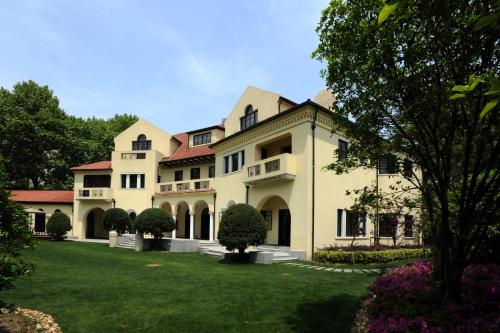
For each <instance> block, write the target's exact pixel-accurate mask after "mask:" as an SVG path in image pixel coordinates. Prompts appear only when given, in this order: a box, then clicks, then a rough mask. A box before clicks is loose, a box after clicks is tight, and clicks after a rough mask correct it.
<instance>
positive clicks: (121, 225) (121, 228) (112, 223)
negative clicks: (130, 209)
mask: <svg viewBox="0 0 500 333" xmlns="http://www.w3.org/2000/svg"><path fill="white" fill-rule="evenodd" d="M131 223H132V221H131V220H130V216H129V215H128V214H127V212H126V211H125V210H123V209H121V208H110V209H108V210H106V211H105V212H104V215H103V217H102V224H103V226H104V229H106V230H107V231H109V230H115V231H116V232H117V233H118V234H124V233H125V232H126V231H127V230H128V229H129V228H130V224H131Z"/></svg>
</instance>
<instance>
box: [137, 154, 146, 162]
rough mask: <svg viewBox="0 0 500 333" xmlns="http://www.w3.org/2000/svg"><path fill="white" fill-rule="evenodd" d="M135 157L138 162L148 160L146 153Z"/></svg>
mask: <svg viewBox="0 0 500 333" xmlns="http://www.w3.org/2000/svg"><path fill="white" fill-rule="evenodd" d="M135 156H136V158H137V159H138V160H145V159H146V153H137V154H136V155H135Z"/></svg>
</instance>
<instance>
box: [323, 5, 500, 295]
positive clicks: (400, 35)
mask: <svg viewBox="0 0 500 333" xmlns="http://www.w3.org/2000/svg"><path fill="white" fill-rule="evenodd" d="M397 3H398V7H397V9H396V10H394V11H393V12H392V13H391V14H390V15H389V16H388V17H389V18H388V19H386V20H385V21H384V22H383V24H378V22H377V16H378V14H379V13H380V10H381V9H382V8H383V3H382V2H381V1H380V0H367V1H366V0H363V1H362V0H347V1H332V2H331V3H330V5H329V6H328V7H327V8H326V9H325V10H324V11H323V14H322V17H321V20H320V23H319V26H318V28H317V32H318V35H319V38H320V43H319V45H318V48H317V49H316V51H315V52H314V53H313V56H314V57H315V58H316V59H318V60H322V61H325V63H326V68H325V69H324V70H323V71H322V76H323V77H324V79H325V80H326V83H327V86H328V87H329V88H330V89H331V91H332V92H333V94H334V95H335V96H336V104H335V106H334V118H335V119H334V120H335V122H334V123H335V128H334V129H333V130H334V131H341V132H342V133H344V134H345V135H346V136H347V137H349V138H350V147H349V154H350V157H349V158H348V160H347V161H334V162H333V163H331V165H330V166H329V169H331V170H334V171H335V172H338V173H342V172H349V171H351V170H353V169H355V168H366V167H376V166H377V161H378V160H379V158H380V157H381V156H386V155H387V154H389V153H395V154H397V155H398V156H407V157H409V158H411V159H412V161H413V162H414V164H415V165H416V166H418V167H419V169H420V170H421V174H414V175H413V177H412V178H408V181H410V182H411V183H412V184H413V185H414V186H415V188H418V189H419V190H420V191H421V193H422V195H423V205H424V209H425V214H426V216H428V217H429V221H430V228H431V230H432V231H433V236H434V237H433V239H434V241H435V248H436V251H434V253H435V254H436V258H435V267H436V269H435V272H436V276H435V281H436V282H437V284H438V285H439V290H440V294H441V295H443V300H444V298H445V297H448V298H449V300H452V301H459V299H458V298H459V297H460V295H461V293H460V288H461V282H460V279H461V275H462V272H463V270H464V268H465V267H466V266H467V265H469V264H471V261H472V260H473V259H474V258H475V256H474V255H473V254H474V252H475V251H477V249H479V248H480V245H481V244H484V243H485V239H486V238H487V230H489V228H490V226H492V225H496V224H497V223H498V222H497V221H498V218H497V216H498V211H499V209H500V198H499V197H498V196H497V195H496V194H497V193H498V192H499V190H500V154H499V147H500V146H499V142H500V132H499V130H498V129H499V128H500V117H499V114H498V112H493V111H492V110H496V109H498V103H497V102H495V100H496V98H497V97H498V95H496V94H497V93H498V91H499V89H497V88H496V85H495V82H497V81H498V77H499V68H500V67H499V66H498V64H499V63H500V60H499V53H498V47H497V44H498V36H499V35H500V25H499V24H498V21H488V24H481V27H480V29H478V27H477V25H476V23H477V22H478V20H480V18H481V17H487V16H490V15H496V13H498V3H499V2H498V1H497V2H496V3H495V2H492V1H490V2H488V1H466V0H460V1H453V2H451V1H447V0H436V1H432V2H431V3H430V4H429V3H428V2H424V1H416V0H401V1H397ZM391 4H394V2H391ZM486 92H488V93H490V94H489V95H486ZM399 164H400V165H401V163H399ZM398 173H401V169H399V170H398ZM455 184H458V185H460V186H455ZM451 197H456V198H457V200H456V202H457V203H458V206H457V211H456V214H454V215H453V216H452V215H451V214H450V198H451Z"/></svg>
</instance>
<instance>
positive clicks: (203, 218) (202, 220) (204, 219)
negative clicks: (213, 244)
mask: <svg viewBox="0 0 500 333" xmlns="http://www.w3.org/2000/svg"><path fill="white" fill-rule="evenodd" d="M194 238H196V239H203V240H209V239H210V211H209V208H208V204H207V203H206V201H204V200H200V201H197V202H196V203H195V204H194Z"/></svg>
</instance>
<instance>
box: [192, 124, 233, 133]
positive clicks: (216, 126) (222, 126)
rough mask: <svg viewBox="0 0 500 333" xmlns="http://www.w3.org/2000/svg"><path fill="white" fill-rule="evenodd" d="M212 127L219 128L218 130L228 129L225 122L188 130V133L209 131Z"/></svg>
mask: <svg viewBox="0 0 500 333" xmlns="http://www.w3.org/2000/svg"><path fill="white" fill-rule="evenodd" d="M212 129H218V130H221V131H225V130H226V129H225V128H224V124H219V125H215V126H209V127H205V128H200V129H197V130H193V131H189V132H186V133H187V134H193V133H198V132H204V131H209V130H212Z"/></svg>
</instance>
